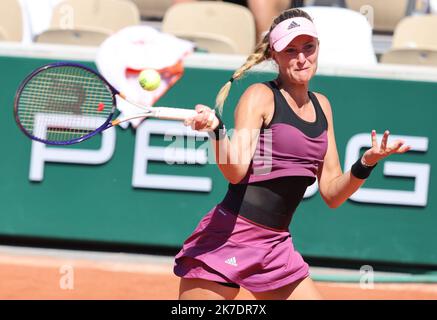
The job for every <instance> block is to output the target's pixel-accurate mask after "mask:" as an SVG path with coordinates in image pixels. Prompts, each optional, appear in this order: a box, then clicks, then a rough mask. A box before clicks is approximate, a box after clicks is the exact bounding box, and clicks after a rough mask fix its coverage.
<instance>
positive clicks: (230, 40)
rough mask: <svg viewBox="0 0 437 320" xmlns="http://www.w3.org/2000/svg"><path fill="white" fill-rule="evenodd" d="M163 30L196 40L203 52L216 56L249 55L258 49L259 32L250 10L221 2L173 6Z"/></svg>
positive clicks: (168, 12) (165, 16)
mask: <svg viewBox="0 0 437 320" xmlns="http://www.w3.org/2000/svg"><path fill="white" fill-rule="evenodd" d="M162 31H163V32H167V33H171V34H173V35H175V36H177V37H181V38H185V39H189V40H191V41H194V42H195V43H196V45H197V46H198V47H200V48H201V49H205V50H207V51H209V52H214V53H230V54H233V53H235V54H244V55H246V54H250V53H251V52H252V51H253V49H254V47H255V37H256V29H255V22H254V18H253V15H252V13H251V12H250V10H249V9H247V8H246V7H243V6H240V5H236V4H232V3H226V2H221V1H217V2H215V1H200V2H187V3H180V4H176V5H174V6H172V7H170V9H168V10H167V12H166V13H165V15H164V19H163V23H162ZM207 38H209V39H207ZM202 46H204V47H202ZM216 50H217V51H216Z"/></svg>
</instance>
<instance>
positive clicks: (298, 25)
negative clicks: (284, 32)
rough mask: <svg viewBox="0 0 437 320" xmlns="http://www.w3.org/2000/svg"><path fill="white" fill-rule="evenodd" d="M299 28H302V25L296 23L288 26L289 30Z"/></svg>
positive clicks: (293, 22)
mask: <svg viewBox="0 0 437 320" xmlns="http://www.w3.org/2000/svg"><path fill="white" fill-rule="evenodd" d="M297 27H300V24H299V23H297V22H296V21H292V22H291V23H290V25H289V26H288V30H290V29H293V28H297Z"/></svg>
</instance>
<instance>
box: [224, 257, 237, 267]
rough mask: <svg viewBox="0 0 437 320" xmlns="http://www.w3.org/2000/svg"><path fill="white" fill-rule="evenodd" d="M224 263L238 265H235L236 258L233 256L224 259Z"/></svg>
mask: <svg viewBox="0 0 437 320" xmlns="http://www.w3.org/2000/svg"><path fill="white" fill-rule="evenodd" d="M225 263H227V264H230V265H231V266H234V267H236V266H238V265H237V259H236V258H235V257H232V258H229V259H228V260H226V261H225Z"/></svg>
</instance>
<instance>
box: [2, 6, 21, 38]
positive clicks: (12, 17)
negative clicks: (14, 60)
mask: <svg viewBox="0 0 437 320" xmlns="http://www.w3.org/2000/svg"><path fill="white" fill-rule="evenodd" d="M0 30H1V32H0V40H2V41H14V42H19V41H21V40H22V38H23V17H22V10H21V6H20V4H19V2H18V0H1V1H0Z"/></svg>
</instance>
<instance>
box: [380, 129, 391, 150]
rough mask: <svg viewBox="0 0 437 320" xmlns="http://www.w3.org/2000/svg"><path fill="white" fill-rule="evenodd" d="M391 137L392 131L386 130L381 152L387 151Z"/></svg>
mask: <svg viewBox="0 0 437 320" xmlns="http://www.w3.org/2000/svg"><path fill="white" fill-rule="evenodd" d="M389 135H390V131H388V130H385V132H384V135H383V136H382V140H381V146H380V150H381V151H382V152H384V151H385V149H386V148H387V140H388V136H389Z"/></svg>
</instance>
